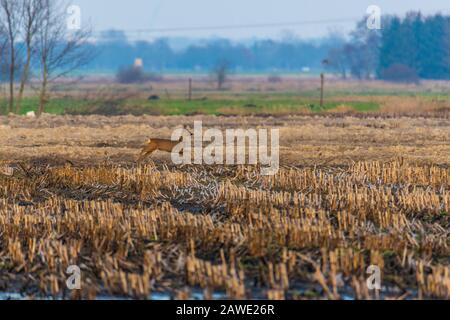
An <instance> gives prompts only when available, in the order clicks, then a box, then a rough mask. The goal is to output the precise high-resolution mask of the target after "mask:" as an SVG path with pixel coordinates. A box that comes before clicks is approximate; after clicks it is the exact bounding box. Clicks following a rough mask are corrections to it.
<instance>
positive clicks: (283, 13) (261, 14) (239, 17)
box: [72, 0, 450, 39]
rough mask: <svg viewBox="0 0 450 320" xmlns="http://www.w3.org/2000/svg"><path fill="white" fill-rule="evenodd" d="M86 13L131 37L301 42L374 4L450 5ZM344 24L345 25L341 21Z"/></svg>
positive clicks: (215, 6) (149, 7)
mask: <svg viewBox="0 0 450 320" xmlns="http://www.w3.org/2000/svg"><path fill="white" fill-rule="evenodd" d="M72 2H73V3H74V4H77V5H79V6H80V8H81V12H82V18H83V21H90V23H91V24H92V25H93V27H94V29H95V30H97V31H98V30H105V29H111V28H115V29H123V30H127V31H129V32H128V34H129V35H130V37H132V38H149V37H161V36H187V37H209V36H221V37H227V38H231V39H242V38H252V37H272V38H274V37H280V35H281V34H283V33H284V32H285V31H286V30H290V31H292V32H294V33H295V34H297V35H298V36H300V37H302V38H312V37H320V36H323V35H325V34H326V33H327V32H328V31H329V30H334V31H342V32H347V31H349V30H351V29H352V27H353V26H354V22H353V21H354V20H355V19H357V18H358V17H362V16H363V15H364V14H365V12H366V9H367V7H368V6H369V5H372V4H375V5H378V6H379V7H380V8H381V9H382V13H397V14H404V13H405V12H407V11H410V10H421V11H422V12H424V13H435V12H437V11H441V12H444V13H448V14H450V1H449V0H340V1H339V0H126V1H124V0H72ZM337 20H342V21H337ZM303 21H309V22H311V21H313V22H314V21H321V23H308V24H304V25H295V26H287V25H275V26H267V27H258V28H240V29H234V28H233V29H226V28H224V29H216V30H186V31H181V30H177V31H173V32H162V31H160V32H155V33H148V32H147V33H146V32H140V33H139V32H137V30H142V29H167V28H169V29H170V28H192V27H221V26H223V27H227V26H235V25H247V26H248V25H255V24H256V25H260V24H280V23H281V24H282V23H293V22H294V23H295V22H303Z"/></svg>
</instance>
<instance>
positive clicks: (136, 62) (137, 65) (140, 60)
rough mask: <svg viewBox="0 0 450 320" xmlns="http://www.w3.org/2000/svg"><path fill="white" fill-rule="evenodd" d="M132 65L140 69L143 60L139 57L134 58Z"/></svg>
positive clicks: (142, 65)
mask: <svg viewBox="0 0 450 320" xmlns="http://www.w3.org/2000/svg"><path fill="white" fill-rule="evenodd" d="M134 67H135V68H139V69H142V68H143V67H144V61H143V60H142V59H141V58H136V59H134Z"/></svg>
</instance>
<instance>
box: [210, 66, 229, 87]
mask: <svg viewBox="0 0 450 320" xmlns="http://www.w3.org/2000/svg"><path fill="white" fill-rule="evenodd" d="M228 72H229V63H228V61H225V60H224V61H221V62H219V63H217V65H216V66H215V67H214V69H213V71H212V74H213V77H214V79H215V81H216V83H217V89H218V90H222V89H223V85H224V84H225V82H226V81H227V77H228Z"/></svg>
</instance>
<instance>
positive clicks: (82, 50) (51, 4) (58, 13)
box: [36, 0, 93, 115]
mask: <svg viewBox="0 0 450 320" xmlns="http://www.w3.org/2000/svg"><path fill="white" fill-rule="evenodd" d="M43 1H44V6H43V12H42V18H41V21H40V22H39V24H40V26H39V28H38V31H37V41H36V45H37V55H38V59H39V62H38V64H39V67H40V92H39V109H38V113H37V114H38V115H41V114H42V113H43V112H44V110H45V106H46V104H47V102H48V86H49V84H50V83H51V82H52V81H55V80H56V79H58V78H60V77H63V76H66V75H68V74H69V73H71V72H72V71H74V70H75V69H77V68H79V67H81V66H83V65H85V64H86V63H88V62H89V61H90V60H91V58H92V57H93V54H92V53H93V52H92V50H91V46H89V45H88V43H87V41H88V39H89V37H90V34H91V32H90V29H88V28H82V29H80V30H69V29H68V28H67V25H66V19H65V17H66V12H67V8H68V5H67V4H66V3H62V2H61V1H60V0H43Z"/></svg>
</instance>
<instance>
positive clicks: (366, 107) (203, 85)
mask: <svg viewBox="0 0 450 320" xmlns="http://www.w3.org/2000/svg"><path fill="white" fill-rule="evenodd" d="M186 81H187V79H183V78H173V79H172V78H168V79H165V80H164V81H161V82H155V83H148V84H141V85H118V84H114V83H109V84H104V83H101V82H100V83H95V82H94V83H80V84H64V83H60V84H56V85H53V87H52V88H51V94H50V97H51V99H50V101H49V103H48V105H47V107H46V110H45V112H47V113H50V114H58V115H62V114H73V115H76V114H79V115H89V114H98V115H126V114H133V115H145V114H148V115H195V114H204V115H227V116H232V115H288V114H308V113H314V114H317V113H330V112H331V113H333V112H336V113H345V112H356V113H367V112H369V113H370V112H375V113H376V112H378V111H389V112H403V111H416V112H422V111H425V112H428V111H430V109H435V110H440V109H448V108H450V85H449V84H448V83H446V82H432V81H428V82H424V83H422V84H420V85H401V84H389V83H384V82H351V81H349V82H343V81H338V80H329V82H328V83H327V84H326V88H325V89H326V90H325V102H324V105H323V106H320V103H319V96H320V94H319V88H318V86H319V84H318V83H317V81H315V80H311V79H309V80H305V79H296V78H287V79H285V80H284V81H282V82H280V83H271V82H268V81H266V80H264V79H261V78H260V77H259V78H258V77H257V78H252V77H249V78H243V77H236V78H233V79H231V80H230V81H229V82H228V84H227V87H226V88H225V90H221V91H218V90H216V89H215V85H214V83H211V81H209V80H208V79H205V78H198V79H195V81H194V90H193V96H192V101H188V99H187V92H186V90H187V88H186ZM3 92H5V90H3ZM150 96H153V97H154V98H156V99H154V100H149V99H148V98H149V97H150ZM37 108H38V99H37V97H36V96H35V94H34V93H33V92H29V93H27V95H26V97H25V100H24V101H23V104H22V108H21V110H20V111H19V114H26V113H27V112H29V111H36V110H37ZM405 109H406V110H405ZM0 112H1V113H2V114H6V101H5V99H3V101H2V98H1V96H0Z"/></svg>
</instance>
